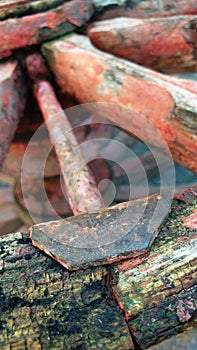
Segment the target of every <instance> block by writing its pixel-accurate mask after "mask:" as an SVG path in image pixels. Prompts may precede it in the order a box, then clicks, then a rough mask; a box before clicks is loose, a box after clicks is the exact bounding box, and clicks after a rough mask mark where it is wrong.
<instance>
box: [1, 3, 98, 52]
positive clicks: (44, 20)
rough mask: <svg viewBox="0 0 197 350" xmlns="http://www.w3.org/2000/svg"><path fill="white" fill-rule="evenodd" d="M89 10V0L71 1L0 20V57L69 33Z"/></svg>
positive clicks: (89, 13)
mask: <svg viewBox="0 0 197 350" xmlns="http://www.w3.org/2000/svg"><path fill="white" fill-rule="evenodd" d="M92 13H93V9H92V1H91V0H85V1H83V2H82V1H80V0H74V1H72V2H68V3H64V4H63V5H61V6H58V7H55V8H52V9H49V10H48V11H44V12H40V13H35V14H32V15H27V16H23V17H21V18H9V19H7V20H4V21H0V59H1V58H3V57H7V56H10V55H11V54H12V51H13V50H15V49H19V48H21V47H28V46H30V45H35V44H39V43H41V42H43V41H46V40H49V39H53V38H55V37H57V36H60V35H63V34H65V33H69V32H72V31H73V30H75V29H76V28H78V27H80V26H82V25H83V24H85V23H86V22H87V21H88V20H89V19H90V17H91V15H92ZM5 33H6V36H5Z"/></svg>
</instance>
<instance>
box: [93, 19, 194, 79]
mask: <svg viewBox="0 0 197 350" xmlns="http://www.w3.org/2000/svg"><path fill="white" fill-rule="evenodd" d="M196 18H197V17H196V16H175V17H167V18H151V19H128V18H124V17H122V18H117V19H114V20H106V21H101V22H97V23H95V24H93V25H91V26H90V27H89V30H88V35H89V37H90V39H91V41H92V43H93V44H94V45H95V46H96V47H97V48H98V49H100V50H103V51H106V52H109V53H111V54H114V55H116V56H118V57H122V58H126V59H128V60H129V61H132V62H135V63H138V64H140V65H142V66H145V67H149V68H154V69H156V70H158V71H160V72H163V73H169V74H172V73H181V72H195V71H197V60H196V55H195V52H194V48H193V44H192V43H191V40H190V36H191V35H190V34H189V32H190V27H191V23H192V21H193V20H194V19H196Z"/></svg>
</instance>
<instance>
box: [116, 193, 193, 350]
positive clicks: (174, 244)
mask: <svg viewBox="0 0 197 350" xmlns="http://www.w3.org/2000/svg"><path fill="white" fill-rule="evenodd" d="M196 190H197V187H193V189H191V190H190V191H186V192H185V194H183V195H179V196H178V199H177V200H176V201H174V202H173V206H172V212H171V214H170V215H169V218H168V220H167V222H166V223H165V224H164V225H163V227H162V229H161V231H160V233H159V235H158V238H157V239H156V241H155V243H154V245H153V246H152V248H151V250H150V254H149V256H148V257H145V258H143V259H132V260H130V261H127V262H125V263H121V264H119V265H118V266H116V267H113V268H112V269H111V273H112V275H113V279H112V288H113V292H114V294H115V297H116V299H117V301H118V303H119V306H120V307H121V309H122V310H123V311H124V313H125V316H126V318H127V320H128V324H129V328H130V330H131V332H132V333H133V335H134V338H135V339H136V341H137V343H138V344H139V345H140V347H141V348H142V349H146V348H147V347H149V346H151V345H153V344H155V343H158V342H159V341H161V340H163V339H166V337H169V336H172V335H174V334H176V333H178V332H181V331H183V330H184V329H185V328H186V327H188V325H189V322H190V321H192V320H193V319H194V317H195V315H196V311H197V249H196V248H197V224H196V225H195V226H192V228H189V226H186V225H185V224H184V221H185V220H187V218H188V217H190V216H191V215H192V213H193V212H195V211H196V209H197V191H196Z"/></svg>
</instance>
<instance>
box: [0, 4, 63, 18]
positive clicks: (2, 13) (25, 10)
mask: <svg viewBox="0 0 197 350" xmlns="http://www.w3.org/2000/svg"><path fill="white" fill-rule="evenodd" d="M63 2H68V0H67V1H63V0H50V1H48V0H5V1H4V0H2V1H1V3H0V20H1V21H2V20H4V19H7V18H13V17H22V16H25V15H31V14H33V13H37V12H41V11H47V10H49V9H52V8H55V7H57V6H59V5H61V4H63Z"/></svg>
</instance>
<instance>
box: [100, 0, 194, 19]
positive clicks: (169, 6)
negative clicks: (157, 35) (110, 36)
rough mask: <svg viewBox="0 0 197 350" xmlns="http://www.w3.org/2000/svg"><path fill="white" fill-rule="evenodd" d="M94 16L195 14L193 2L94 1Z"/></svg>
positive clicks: (136, 16)
mask: <svg viewBox="0 0 197 350" xmlns="http://www.w3.org/2000/svg"><path fill="white" fill-rule="evenodd" d="M94 6H95V15H97V17H98V18H99V19H107V18H114V17H121V16H124V17H132V18H140V17H141V18H147V17H148V18H149V17H163V16H164V17H166V16H173V15H174V16H175V15H183V14H196V13H197V4H196V1H195V0H173V1H169V0H162V1H159V0H144V1H140V0H134V1H127V0H94Z"/></svg>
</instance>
